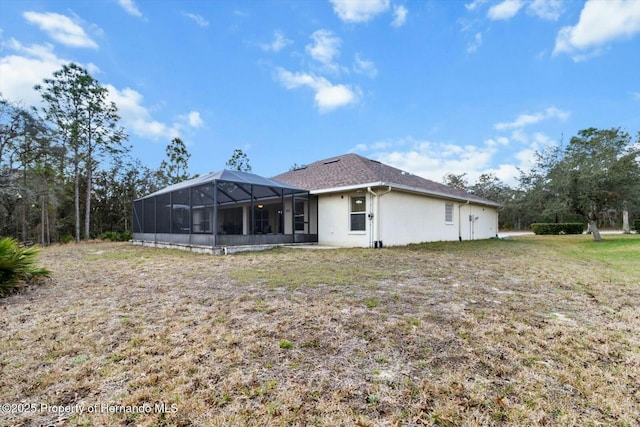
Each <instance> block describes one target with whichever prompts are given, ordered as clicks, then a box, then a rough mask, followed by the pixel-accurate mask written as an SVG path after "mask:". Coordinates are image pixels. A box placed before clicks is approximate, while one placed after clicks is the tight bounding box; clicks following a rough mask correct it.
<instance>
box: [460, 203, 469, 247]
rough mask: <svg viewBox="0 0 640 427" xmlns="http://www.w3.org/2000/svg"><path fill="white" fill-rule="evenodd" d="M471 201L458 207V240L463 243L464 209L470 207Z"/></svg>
mask: <svg viewBox="0 0 640 427" xmlns="http://www.w3.org/2000/svg"><path fill="white" fill-rule="evenodd" d="M469 203H470V201H469V200H467V203H465V204H464V205H458V240H459V241H460V242H462V207H463V206H467V205H469Z"/></svg>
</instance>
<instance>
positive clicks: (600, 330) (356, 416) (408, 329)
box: [0, 236, 640, 426]
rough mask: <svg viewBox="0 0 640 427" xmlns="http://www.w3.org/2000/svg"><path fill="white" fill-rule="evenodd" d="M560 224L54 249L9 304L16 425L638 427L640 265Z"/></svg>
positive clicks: (4, 418)
mask: <svg viewBox="0 0 640 427" xmlns="http://www.w3.org/2000/svg"><path fill="white" fill-rule="evenodd" d="M563 237H567V238H566V239H565V240H563V241H562V242H561V243H558V242H559V240H558V239H559V238H550V239H547V240H544V239H540V238H534V237H527V238H519V239H516V240H512V241H499V240H492V241H483V242H462V243H447V244H443V243H440V244H433V245H417V246H412V247H408V248H385V249H381V250H373V249H369V250H366V249H344V250H343V249H339V250H326V251H305V250H294V249H278V250H272V251H268V252H261V253H247V254H238V255H230V256H221V257H216V256H210V255H198V254H192V253H187V252H180V251H174V250H161V249H149V248H142V247H138V246H131V245H129V244H126V243H99V244H97V243H96V244H81V245H66V246H57V247H52V248H49V249H46V250H44V251H43V252H42V256H41V259H42V264H43V266H44V267H47V268H49V269H51V270H52V271H53V279H52V280H51V282H50V283H49V284H47V285H45V286H43V287H37V288H31V289H29V290H28V291H27V292H24V293H22V294H19V295H15V296H12V297H9V298H5V299H3V300H0V352H1V354H2V359H1V361H0V401H1V403H8V404H15V406H14V407H10V408H9V409H10V410H9V411H4V413H0V424H2V425H20V426H23V425H24V426H36V425H41V424H45V425H96V426H101V425H176V426H189V425H194V426H203V425H204V426H206V425H210V426H218V425H224V426H265V425H274V426H280V425H282V426H285V425H287V426H289V425H300V426H306V425H321V426H337V425H359V426H369V425H371V426H384V425H389V426H399V425H405V426H409V425H451V426H453V425H589V424H592V425H620V426H634V425H638V424H639V423H640V420H639V418H638V417H639V416H638V413H639V408H640V337H639V332H638V331H640V308H639V306H638V301H640V285H639V283H640V271H638V270H634V267H633V264H632V262H633V260H632V259H630V260H629V261H628V262H627V261H625V258H624V256H622V258H620V257H618V258H616V262H615V263H614V264H611V263H608V262H607V260H606V257H605V258H598V259H596V260H588V259H584V257H580V256H578V255H567V254H568V253H569V252H567V250H566V247H567V245H574V246H575V245H583V244H585V243H584V241H583V240H580V239H584V238H583V237H581V236H578V237H570V236H563ZM569 237H570V238H569ZM620 238H622V237H620ZM629 238H630V239H633V238H635V239H636V241H635V244H631V245H627V246H628V248H629V249H628V250H629V251H631V252H630V253H632V254H637V255H638V256H640V239H639V238H638V237H637V236H636V237H629ZM554 239H555V240H554ZM565 243H566V244H565ZM605 249H606V248H605ZM633 251H636V252H633ZM637 259H638V258H636V259H635V260H636V261H637ZM621 265H622V266H623V267H620V266H621ZM25 405H28V406H25ZM4 409H6V408H5V407H3V410H4ZM80 411H82V412H80Z"/></svg>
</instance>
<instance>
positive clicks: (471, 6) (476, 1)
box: [464, 0, 489, 10]
mask: <svg viewBox="0 0 640 427" xmlns="http://www.w3.org/2000/svg"><path fill="white" fill-rule="evenodd" d="M488 1H489V0H473V1H472V2H471V3H466V4H465V5H464V7H465V8H466V9H467V10H476V9H477V8H478V7H480V6H482V5H483V4H484V3H486V2H488Z"/></svg>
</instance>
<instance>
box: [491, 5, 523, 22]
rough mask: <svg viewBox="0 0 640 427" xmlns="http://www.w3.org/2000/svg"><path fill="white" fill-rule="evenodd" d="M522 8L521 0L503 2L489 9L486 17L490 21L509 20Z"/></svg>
mask: <svg viewBox="0 0 640 427" xmlns="http://www.w3.org/2000/svg"><path fill="white" fill-rule="evenodd" d="M522 6H524V3H523V2H522V0H504V1H503V2H502V3H499V4H497V5H495V6H491V8H489V12H487V16H488V17H489V19H492V20H509V19H511V18H513V17H514V16H516V14H517V13H518V11H520V9H521V8H522Z"/></svg>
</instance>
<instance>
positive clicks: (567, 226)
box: [531, 222, 584, 235]
mask: <svg viewBox="0 0 640 427" xmlns="http://www.w3.org/2000/svg"><path fill="white" fill-rule="evenodd" d="M531 230H532V231H533V232H534V233H535V234H537V235H540V234H582V232H583V231H584V225H583V224H582V223H579V222H560V223H543V222H540V223H534V224H531Z"/></svg>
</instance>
